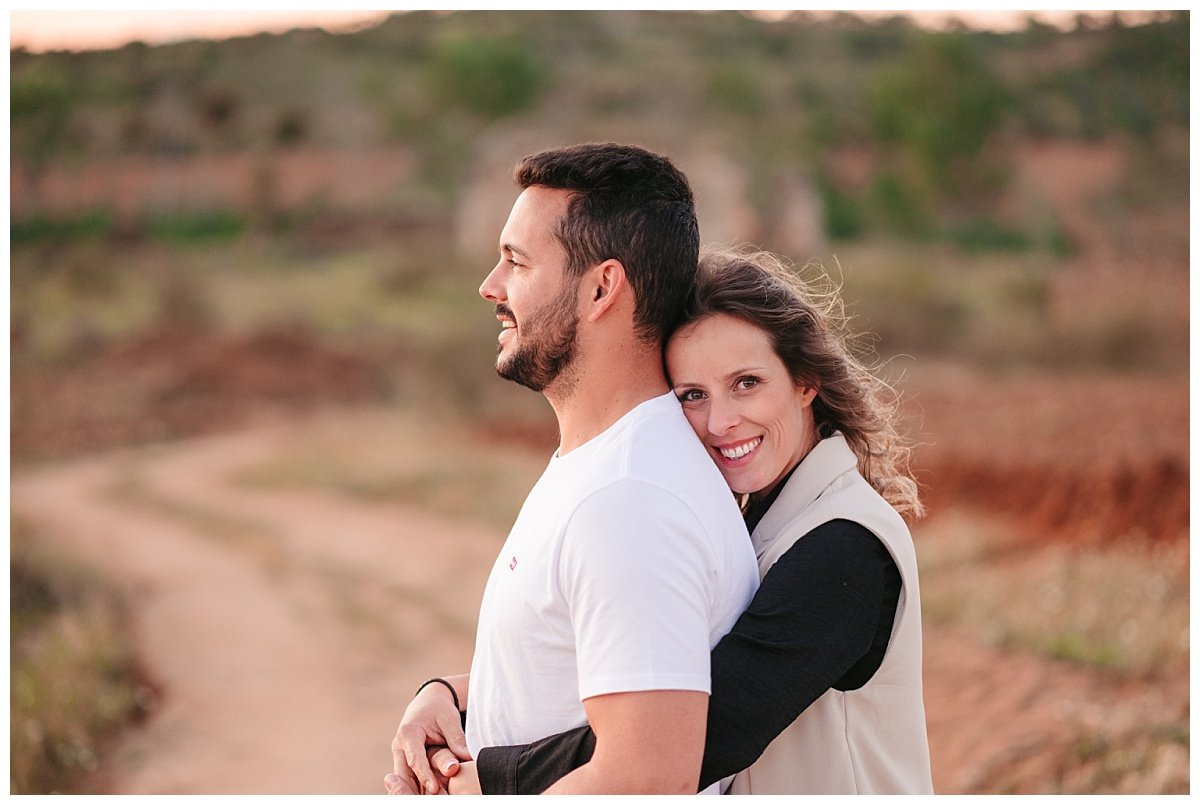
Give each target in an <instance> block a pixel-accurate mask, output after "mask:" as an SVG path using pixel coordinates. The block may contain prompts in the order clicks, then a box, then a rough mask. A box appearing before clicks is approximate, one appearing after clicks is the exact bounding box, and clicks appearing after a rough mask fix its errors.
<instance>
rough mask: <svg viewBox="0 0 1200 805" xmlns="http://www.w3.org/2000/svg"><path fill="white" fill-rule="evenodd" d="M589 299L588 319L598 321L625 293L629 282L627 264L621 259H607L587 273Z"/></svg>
mask: <svg viewBox="0 0 1200 805" xmlns="http://www.w3.org/2000/svg"><path fill="white" fill-rule="evenodd" d="M585 281H586V287H587V289H588V293H589V294H590V298H589V299H588V303H587V304H588V312H587V320H588V321H596V320H597V319H599V318H600V317H601V316H603V315H604V314H605V313H607V312H608V311H609V310H611V309H612V307H613V305H615V304H617V302H618V301H620V300H621V298H622V297H623V296H624V295H625V293H626V290H627V288H628V283H627V282H626V279H625V266H623V265H622V264H621V261H620V260H605V261H604V262H602V263H598V264H597V265H596V266H594V267H593V268H592V269H591V270H590V271H589V272H588V274H587V277H586V280H585Z"/></svg>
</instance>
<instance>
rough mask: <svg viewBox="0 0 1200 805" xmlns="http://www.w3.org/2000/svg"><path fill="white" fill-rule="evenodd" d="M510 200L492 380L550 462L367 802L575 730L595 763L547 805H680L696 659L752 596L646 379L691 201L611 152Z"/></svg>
mask: <svg viewBox="0 0 1200 805" xmlns="http://www.w3.org/2000/svg"><path fill="white" fill-rule="evenodd" d="M516 180H517V184H518V185H519V186H520V187H521V188H522V192H521V194H520V196H519V197H518V198H517V201H516V203H515V204H514V205H513V209H512V212H511V214H510V215H509V218H508V222H507V223H506V224H505V226H504V230H503V232H502V233H501V236H500V244H499V246H500V262H499V263H498V264H497V265H496V267H495V268H494V269H493V270H492V272H491V273H490V274H489V275H488V277H487V278H486V279H485V280H484V282H483V285H482V286H481V287H480V289H479V290H480V294H481V295H482V296H483V297H484V299H486V300H488V301H489V302H491V303H493V304H494V305H495V308H496V318H497V319H498V321H499V322H500V327H501V332H500V336H499V346H498V354H497V359H496V370H497V372H498V373H499V374H500V375H501V376H502V377H505V378H507V379H509V380H513V381H515V382H517V383H520V384H522V385H524V386H527V387H529V388H531V389H533V390H535V391H538V392H541V393H542V394H543V395H544V396H545V397H546V399H547V400H548V401H549V402H550V405H551V407H552V408H553V409H554V413H555V416H556V417H557V419H558V425H559V435H560V441H559V447H558V450H557V451H556V453H555V454H554V456H552V457H551V459H550V463H549V466H548V467H547V468H546V471H545V473H544V474H543V476H542V477H541V479H539V481H538V482H537V484H536V485H535V486H534V488H533V490H532V491H531V492H530V493H529V496H528V498H527V499H526V501H525V503H524V505H523V507H522V509H521V512H520V514H519V515H518V517H517V520H516V523H515V524H514V525H513V528H512V531H511V532H510V534H509V537H508V540H507V541H506V542H505V544H504V547H503V549H502V550H501V553H500V556H499V557H498V558H497V560H496V564H495V565H494V566H493V568H492V572H491V576H490V577H489V579H488V583H487V588H486V590H485V592H484V597H483V603H482V605H481V608H480V616H479V626H478V633H477V635H476V645H475V655H474V658H473V661H472V664H471V672H470V674H464V675H460V676H457V677H453V678H450V679H446V680H441V679H439V680H434V681H433V683H432V684H428V683H427V684H426V685H424V686H422V688H421V689H420V690H419V691H418V694H417V696H416V697H415V698H414V699H413V702H412V703H411V704H410V705H409V707H408V709H407V710H406V711H405V715H404V717H403V719H402V721H401V724H400V727H399V729H398V730H397V736H396V740H395V741H394V742H393V755H394V760H395V769H394V773H393V774H392V775H388V777H387V778H385V783H386V785H387V787H388V790H389V791H390V792H395V793H400V792H414V793H415V792H416V791H417V790H419V789H420V788H421V787H424V789H425V790H426V791H427V792H429V793H434V792H436V791H438V790H439V788H440V782H439V780H438V779H437V776H436V775H435V774H434V773H433V771H432V770H431V769H430V767H429V761H428V759H427V757H426V751H427V748H428V747H429V746H432V745H438V744H446V745H448V746H449V747H450V749H451V750H453V751H454V752H455V754H457V755H458V757H459V758H461V759H462V760H464V761H466V760H469V758H470V757H473V756H474V753H475V752H477V751H478V750H479V749H480V748H481V747H483V746H490V745H497V744H513V743H521V742H527V741H530V740H534V739H536V738H540V737H543V736H546V735H549V734H552V733H556V732H559V731H562V730H564V729H568V728H571V727H576V726H580V725H582V724H583V723H584V722H585V721H586V722H590V723H591V725H592V728H593V730H594V731H595V734H596V750H595V752H594V754H593V757H592V760H591V761H590V762H589V763H587V764H585V765H584V766H582V767H581V768H579V769H577V770H575V771H574V772H572V773H571V774H569V775H567V776H566V777H564V778H562V779H561V780H560V781H559V782H558V783H556V784H555V786H554V787H553V788H552V789H551V790H552V791H558V792H563V793H588V792H596V793H599V792H606V793H619V792H644V793H693V792H695V790H696V783H697V780H698V779H699V770H700V760H701V755H702V752H703V748H704V737H705V736H704V730H705V720H706V714H707V705H708V693H709V651H710V649H711V647H712V646H713V645H714V644H715V643H716V641H717V640H718V639H719V638H720V637H721V636H722V635H723V634H725V633H726V632H727V631H728V630H729V628H730V626H731V625H732V624H733V622H734V620H736V618H737V616H738V615H739V614H740V613H741V612H742V610H743V609H744V608H745V606H746V604H747V603H748V601H749V599H750V597H751V595H752V594H753V590H754V586H755V584H756V582H757V577H758V576H757V569H756V568H757V565H756V561H755V557H754V554H753V552H752V550H751V548H750V542H749V539H748V537H747V535H746V531H745V526H744V524H743V523H742V519H741V517H740V515H739V513H738V510H737V508H736V506H735V505H734V501H733V497H732V495H731V493H730V492H729V489H728V487H727V486H726V485H725V483H724V481H723V480H722V479H721V476H720V474H719V473H718V472H717V470H716V468H715V466H714V465H713V464H712V462H711V461H710V460H709V459H708V457H707V456H706V454H705V452H704V450H703V448H702V447H701V445H700V443H699V442H698V440H696V438H695V436H694V434H693V433H692V430H691V428H690V426H689V425H688V423H687V420H686V419H685V417H684V416H683V413H682V411H681V410H680V408H679V404H678V402H677V401H676V399H675V397H674V395H673V394H672V393H671V391H670V388H669V386H668V383H667V380H666V377H665V373H664V369H663V361H662V345H663V341H664V338H665V336H666V334H667V333H668V332H669V331H670V329H671V327H672V325H673V324H674V323H675V322H676V321H677V319H678V316H679V313H680V310H681V308H682V305H683V302H684V300H685V298H686V295H687V293H688V290H689V288H690V286H691V284H692V281H693V278H694V272H695V269H696V262H697V257H698V247H699V240H698V230H697V224H696V216H695V210H694V207H693V202H692V194H691V190H690V188H689V187H688V184H687V180H686V179H685V178H684V176H683V175H682V174H681V173H680V172H679V171H678V170H677V169H676V168H675V167H674V166H673V165H672V164H671V163H670V161H669V160H667V159H666V158H665V157H662V156H659V155H656V154H652V153H650V152H648V151H645V150H643V149H640V148H635V147H629V146H619V145H613V144H591V145H581V146H574V147H571V148H564V149H558V150H553V151H547V152H543V153H540V154H535V155H533V156H530V157H526V158H525V159H524V160H523V161H522V162H521V164H520V165H519V166H518V168H517V172H516ZM468 697H469V700H470V701H469V704H468ZM456 705H457V706H456ZM458 707H462V708H464V709H468V710H469V713H470V717H469V718H468V719H467V735H466V746H464V745H463V741H462V736H461V732H460V730H459V720H458ZM471 773H473V764H471V763H463V764H462V766H461V768H460V770H459V772H458V775H456V776H455V778H454V779H455V780H457V781H459V782H460V783H461V782H463V781H465V780H467V779H468V778H469V776H470V775H471ZM442 779H443V781H444V779H445V778H444V777H443V778H442Z"/></svg>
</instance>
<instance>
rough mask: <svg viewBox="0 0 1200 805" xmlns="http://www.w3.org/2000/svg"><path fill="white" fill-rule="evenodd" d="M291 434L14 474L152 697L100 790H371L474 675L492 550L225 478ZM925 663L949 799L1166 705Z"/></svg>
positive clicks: (972, 648) (1106, 688)
mask: <svg viewBox="0 0 1200 805" xmlns="http://www.w3.org/2000/svg"><path fill="white" fill-rule="evenodd" d="M293 437H294V430H292V429H291V428H290V427H287V426H278V425H272V426H259V427H256V428H254V429H250V430H245V431H242V432H238V433H233V434H228V435H222V436H217V437H208V438H203V439H194V440H190V441H185V442H177V443H174V444H171V445H166V446H159V447H153V448H141V449H130V450H122V451H117V452H111V453H105V454H100V455H96V456H93V457H88V458H85V459H78V460H74V461H72V462H68V463H62V464H58V465H53V466H47V467H44V468H42V469H39V470H37V471H25V472H20V473H16V474H14V479H13V485H12V506H13V509H14V511H15V512H17V513H18V514H21V515H23V516H25V517H27V518H28V519H30V520H31V521H32V522H33V523H34V524H36V525H38V526H40V529H39V530H40V531H42V532H43V533H45V534H46V535H47V536H48V537H51V538H53V539H55V540H56V541H59V542H60V543H61V545H60V547H64V548H67V549H68V550H70V551H72V552H74V553H76V554H77V555H80V556H81V557H82V558H84V559H86V561H88V562H90V563H94V564H96V565H98V566H99V567H101V568H102V569H103V570H104V571H106V572H107V574H108V575H110V576H111V577H113V578H114V579H116V580H117V581H118V582H120V583H121V584H122V585H123V586H124V587H125V588H126V589H127V591H128V593H129V596H130V601H131V602H132V605H133V615H134V618H133V624H134V628H135V630H136V637H137V640H138V642H139V645H140V649H141V654H142V657H143V660H144V663H145V666H146V667H147V669H148V671H149V673H150V674H151V675H152V677H153V679H154V681H155V683H156V684H157V685H158V686H159V688H160V692H161V695H160V697H159V699H160V700H159V702H158V705H157V707H156V709H155V710H154V712H153V713H152V715H151V717H150V718H149V719H148V720H147V721H146V723H145V724H144V725H142V726H141V727H139V728H137V729H134V730H132V731H130V732H129V733H128V734H127V735H125V736H124V737H122V738H121V739H120V740H119V741H118V743H117V745H116V746H115V747H114V748H113V751H112V753H111V757H110V758H109V760H108V762H107V763H106V766H105V768H104V769H103V776H102V778H100V779H101V780H102V783H98V784H102V785H103V786H104V788H105V789H106V790H108V791H111V792H114V793H161V794H183V793H233V792H240V793H272V794H283V793H379V792H381V778H382V776H383V774H384V773H385V772H386V771H388V770H389V768H390V763H391V761H390V755H389V749H388V743H389V741H390V739H391V736H392V734H393V731H394V729H395V725H396V721H397V719H398V717H399V715H400V712H401V710H402V708H403V705H404V703H405V702H407V700H408V698H409V696H410V695H411V693H412V691H413V689H414V688H415V687H416V685H417V684H418V683H419V682H420V681H421V680H422V679H424V678H426V677H428V676H431V675H434V674H437V673H446V672H451V671H457V670H462V669H465V668H466V667H467V665H468V663H469V659H470V652H471V640H472V635H473V631H474V622H475V616H476V612H477V608H478V603H479V598H480V595H481V593H482V589H483V583H484V580H485V577H486V574H487V571H488V569H489V567H490V565H491V563H492V560H493V559H494V557H495V553H496V551H497V550H498V547H499V544H500V541H501V539H502V535H501V534H499V533H497V532H495V531H494V530H491V529H487V528H483V527H480V526H479V525H476V524H474V523H472V522H469V521H465V520H450V519H446V518H444V517H436V516H432V515H430V514H428V513H426V512H423V511H421V510H419V509H414V508H411V507H408V506H403V505H398V504H394V503H371V502H366V501H362V500H352V499H349V498H346V497H343V496H339V495H335V494H333V493H324V492H321V491H319V490H313V489H304V490H291V491H287V490H285V491H280V490H272V489H262V488H253V487H251V486H249V485H247V484H246V483H244V482H239V481H238V479H237V475H238V473H239V471H242V470H244V469H245V468H246V467H248V466H252V465H254V464H255V463H257V462H260V461H262V460H263V459H264V458H265V457H268V456H270V455H271V454H272V453H273V452H274V451H277V450H278V449H279V448H280V445H281V444H283V443H285V442H286V440H288V439H289V438H293ZM926 655H927V661H926V663H927V664H926V691H927V695H926V698H927V706H928V715H929V732H930V737H931V745H932V752H933V760H934V778H935V785H936V787H937V789H938V790H939V791H941V792H945V793H961V792H980V791H1004V790H1013V791H1028V790H1034V789H1031V787H1030V786H1033V785H1035V784H1034V783H1031V782H1030V781H1031V780H1039V781H1041V782H1039V783H1037V785H1045V780H1046V779H1047V775H1049V774H1051V773H1052V772H1051V771H1050V767H1051V766H1053V764H1055V763H1058V762H1059V761H1061V759H1062V757H1063V754H1064V753H1066V752H1070V751H1073V749H1074V745H1075V742H1076V741H1077V736H1078V734H1079V728H1080V725H1081V724H1084V725H1086V724H1087V723H1091V722H1095V721H1098V720H1101V719H1105V718H1112V717H1114V715H1113V714H1114V712H1115V713H1116V716H1115V717H1117V718H1120V717H1121V715H1120V713H1121V712H1143V711H1145V710H1146V709H1147V708H1155V707H1161V706H1163V703H1164V701H1167V699H1168V698H1169V697H1168V694H1167V693H1164V692H1162V691H1158V692H1154V691H1152V690H1147V691H1136V692H1134V693H1133V694H1130V693H1129V692H1128V691H1119V690H1118V683H1117V682H1115V681H1113V680H1111V679H1108V678H1106V677H1105V676H1103V675H1101V674H1098V673H1096V672H1090V671H1087V670H1083V669H1080V668H1075V667H1070V666H1064V665H1062V664H1058V663H1053V662H1048V661H1046V660H1042V659H1039V658H1037V657H1034V656H1032V655H1026V654H1015V653H1002V652H999V651H997V650H994V649H991V648H988V647H986V646H984V645H983V644H981V643H980V642H978V641H977V640H975V639H974V638H973V637H972V636H970V635H966V634H959V633H954V632H947V631H940V630H930V631H928V632H927V637H926ZM1183 696H1184V698H1185V700H1186V693H1184V694H1183ZM1117 698H1120V699H1121V702H1122V707H1123V708H1124V710H1123V711H1114V710H1112V709H1111V708H1110V707H1108V705H1110V704H1112V703H1113V701H1115V700H1116V699H1117ZM1043 790H1044V789H1043Z"/></svg>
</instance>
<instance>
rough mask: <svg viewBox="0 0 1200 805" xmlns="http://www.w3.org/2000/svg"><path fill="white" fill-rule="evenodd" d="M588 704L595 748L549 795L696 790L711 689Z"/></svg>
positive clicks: (614, 697) (603, 698)
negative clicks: (708, 691)
mask: <svg viewBox="0 0 1200 805" xmlns="http://www.w3.org/2000/svg"><path fill="white" fill-rule="evenodd" d="M583 704H584V709H585V710H586V711H587V717H588V721H589V722H590V723H591V725H592V727H593V729H594V730H595V734H596V748H595V752H594V753H593V755H592V758H591V760H589V761H588V762H587V763H585V764H583V765H582V766H580V767H579V768H578V769H575V770H574V771H572V772H571V773H570V774H568V775H566V776H565V777H563V778H562V779H561V780H559V781H558V782H557V783H555V784H554V785H552V786H550V788H548V789H546V793H547V794H694V793H696V788H697V786H696V783H697V782H698V781H699V779H700V756H701V754H702V753H703V751H704V725H705V714H706V712H707V710H708V694H707V693H703V692H700V691H682V690H658V691H640V692H630V693H619V694H608V695H601V696H595V697H592V698H589V699H585V700H584V703H583ZM667 724H670V725H671V726H670V728H665V726H664V725H667Z"/></svg>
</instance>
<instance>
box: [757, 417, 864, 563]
mask: <svg viewBox="0 0 1200 805" xmlns="http://www.w3.org/2000/svg"><path fill="white" fill-rule="evenodd" d="M857 467H858V458H857V457H856V456H855V455H854V451H853V450H851V449H850V445H848V444H846V437H845V436H843V435H842V434H841V433H840V432H838V433H834V434H833V435H832V436H829V437H828V438H825V439H822V440H821V441H819V442H817V444H816V445H815V446H814V447H813V449H812V450H810V451H809V453H808V455H807V456H805V457H804V458H803V459H801V461H800V463H799V465H797V466H796V469H795V470H793V471H792V475H791V477H790V478H789V479H788V480H787V481H786V483H785V484H784V487H783V491H781V492H780V493H779V497H778V498H776V499H775V502H774V503H773V504H771V508H770V509H768V510H767V513H766V514H764V515H763V518H762V520H760V521H759V523H758V526H757V527H756V528H755V529H754V533H753V534H752V535H751V539H752V541H753V543H754V550H755V553H757V554H758V556H759V557H760V558H761V557H762V555H763V553H764V551H765V550H766V548H767V546H768V545H770V544H771V543H772V542H774V541H775V538H776V537H778V536H779V535H780V534H781V533H782V532H783V530H784V527H785V526H786V525H787V524H788V523H789V522H791V521H792V520H793V519H795V517H796V515H798V514H799V513H800V512H802V511H804V510H805V509H807V508H808V507H809V506H811V505H812V504H813V503H814V502H816V500H817V498H819V497H820V496H821V494H822V493H823V492H824V491H825V490H826V489H828V488H829V485H830V484H832V483H833V482H834V481H835V480H837V479H838V478H840V477H841V476H843V475H845V474H846V473H847V472H850V471H852V470H855V469H856V468H857Z"/></svg>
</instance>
